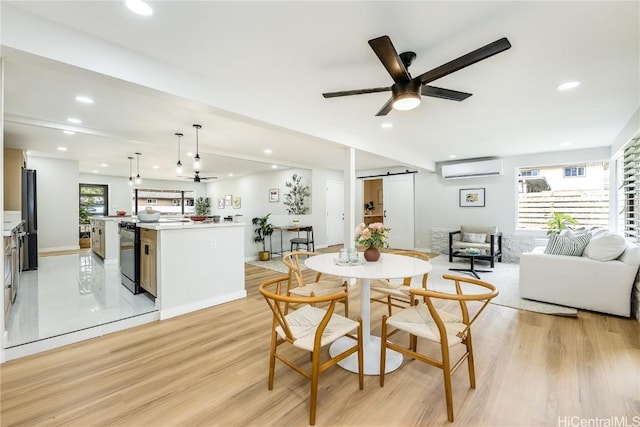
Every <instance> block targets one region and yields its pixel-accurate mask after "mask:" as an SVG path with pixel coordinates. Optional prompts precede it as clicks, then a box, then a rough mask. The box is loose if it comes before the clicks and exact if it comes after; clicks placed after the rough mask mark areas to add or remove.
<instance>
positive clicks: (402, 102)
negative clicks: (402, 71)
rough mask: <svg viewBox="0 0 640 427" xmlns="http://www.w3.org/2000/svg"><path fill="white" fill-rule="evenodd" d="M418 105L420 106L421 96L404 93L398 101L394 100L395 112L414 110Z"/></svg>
mask: <svg viewBox="0 0 640 427" xmlns="http://www.w3.org/2000/svg"><path fill="white" fill-rule="evenodd" d="M418 105H420V95H418V94H415V93H404V94H402V95H398V96H397V97H396V99H394V100H393V109H394V110H400V111H407V110H413V109H414V108H416V107H417V106H418Z"/></svg>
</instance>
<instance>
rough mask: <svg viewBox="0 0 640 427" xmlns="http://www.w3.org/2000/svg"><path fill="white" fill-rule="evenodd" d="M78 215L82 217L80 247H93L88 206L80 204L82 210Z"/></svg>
mask: <svg viewBox="0 0 640 427" xmlns="http://www.w3.org/2000/svg"><path fill="white" fill-rule="evenodd" d="M78 217H79V219H80V221H79V222H80V226H79V229H80V239H79V245H80V248H82V249H84V248H90V247H91V233H90V231H89V230H90V227H89V225H88V224H89V222H90V221H89V211H88V210H87V207H86V206H84V205H80V210H79V212H78Z"/></svg>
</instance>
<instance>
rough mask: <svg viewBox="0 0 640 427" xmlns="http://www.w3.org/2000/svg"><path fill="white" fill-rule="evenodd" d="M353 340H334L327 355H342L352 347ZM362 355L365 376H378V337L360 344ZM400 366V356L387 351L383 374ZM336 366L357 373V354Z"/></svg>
mask: <svg viewBox="0 0 640 427" xmlns="http://www.w3.org/2000/svg"><path fill="white" fill-rule="evenodd" d="M353 344H354V342H353V339H351V338H348V337H342V338H340V339H338V340H336V341H335V342H334V343H333V344H331V347H329V354H330V355H331V357H335V356H337V355H338V354H340V353H342V352H343V351H345V350H346V349H348V348H349V347H353ZM362 346H363V350H364V354H363V361H364V374H365V375H380V346H381V340H380V337H376V336H370V338H369V342H368V343H367V342H363V343H362ZM401 364H402V354H400V353H398V352H397V351H393V350H389V349H387V358H386V362H385V365H384V372H385V373H388V372H391V371H395V370H396V369H398V368H399V367H400V365H401ZM338 365H339V366H341V367H342V368H344V369H346V370H347V371H351V372H355V373H358V354H357V353H356V354H352V355H351V356H349V357H347V358H345V359H343V360H341V361H340V362H338Z"/></svg>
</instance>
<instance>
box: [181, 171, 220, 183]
mask: <svg viewBox="0 0 640 427" xmlns="http://www.w3.org/2000/svg"><path fill="white" fill-rule="evenodd" d="M180 178H182V179H188V180H193V182H200V181H207V180H209V179H218V177H217V176H200V171H194V172H193V176H181V177H180Z"/></svg>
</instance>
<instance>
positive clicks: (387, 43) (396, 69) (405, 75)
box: [369, 36, 411, 83]
mask: <svg viewBox="0 0 640 427" xmlns="http://www.w3.org/2000/svg"><path fill="white" fill-rule="evenodd" d="M369 46H371V49H373V51H374V52H375V54H376V55H377V56H378V59H379V60H380V62H382V65H384V68H386V69H387V71H388V72H389V74H390V75H391V78H392V79H393V81H394V82H396V83H398V82H406V81H409V80H411V75H409V72H408V71H407V69H406V67H405V66H404V64H403V63H402V60H401V59H400V57H399V56H398V52H396V48H395V47H393V43H391V39H390V38H389V36H382V37H378V38H376V39H371V40H369Z"/></svg>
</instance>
